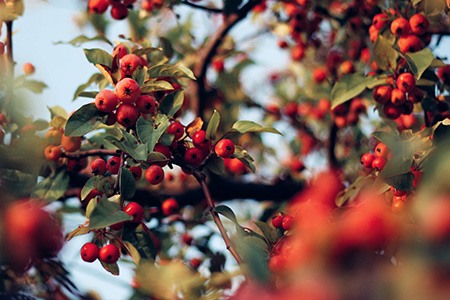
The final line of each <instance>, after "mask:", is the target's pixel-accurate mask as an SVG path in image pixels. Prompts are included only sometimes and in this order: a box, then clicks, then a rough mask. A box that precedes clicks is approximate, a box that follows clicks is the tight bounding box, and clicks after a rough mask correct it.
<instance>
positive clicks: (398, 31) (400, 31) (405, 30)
mask: <svg viewBox="0 0 450 300" xmlns="http://www.w3.org/2000/svg"><path fill="white" fill-rule="evenodd" d="M391 32H392V33H393V34H394V35H396V36H406V35H408V34H410V33H411V25H409V21H408V20H406V19H405V18H397V19H395V20H394V21H392V23H391Z"/></svg>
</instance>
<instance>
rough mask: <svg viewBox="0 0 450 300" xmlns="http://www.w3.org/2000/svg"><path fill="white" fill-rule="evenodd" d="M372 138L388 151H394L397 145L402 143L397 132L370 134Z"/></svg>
mask: <svg viewBox="0 0 450 300" xmlns="http://www.w3.org/2000/svg"><path fill="white" fill-rule="evenodd" d="M371 135H372V136H373V137H374V138H376V139H377V140H379V141H380V142H383V143H384V144H386V146H388V148H389V149H394V148H395V147H397V145H398V144H399V143H401V142H402V138H401V137H400V136H399V135H398V133H397V132H384V131H376V132H373V133H372V134H371Z"/></svg>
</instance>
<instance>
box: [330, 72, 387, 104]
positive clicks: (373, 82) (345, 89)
mask: <svg viewBox="0 0 450 300" xmlns="http://www.w3.org/2000/svg"><path fill="white" fill-rule="evenodd" d="M384 83H386V78H385V77H375V76H366V75H364V74H362V73H354V74H349V75H344V76H342V77H341V78H340V79H339V80H338V81H337V82H336V83H335V85H334V86H333V88H332V89H331V103H332V107H331V108H332V109H333V108H335V107H336V106H338V105H340V104H342V103H344V102H347V101H348V100H350V99H352V98H354V97H356V96H358V95H359V94H361V93H362V92H364V91H365V89H366V88H373V87H375V86H377V85H381V84H384Z"/></svg>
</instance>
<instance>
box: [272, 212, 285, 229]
mask: <svg viewBox="0 0 450 300" xmlns="http://www.w3.org/2000/svg"><path fill="white" fill-rule="evenodd" d="M283 219H284V216H283V215H281V214H279V215H276V216H274V217H273V218H272V226H273V227H275V228H283Z"/></svg>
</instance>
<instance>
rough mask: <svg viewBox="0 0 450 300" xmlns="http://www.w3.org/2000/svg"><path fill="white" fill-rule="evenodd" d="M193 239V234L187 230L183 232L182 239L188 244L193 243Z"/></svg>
mask: <svg viewBox="0 0 450 300" xmlns="http://www.w3.org/2000/svg"><path fill="white" fill-rule="evenodd" d="M193 240H194V238H193V237H192V235H190V234H189V233H187V232H185V233H183V235H182V236H181V241H182V242H183V243H185V244H186V245H188V246H190V245H191V244H192V241H193Z"/></svg>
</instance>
